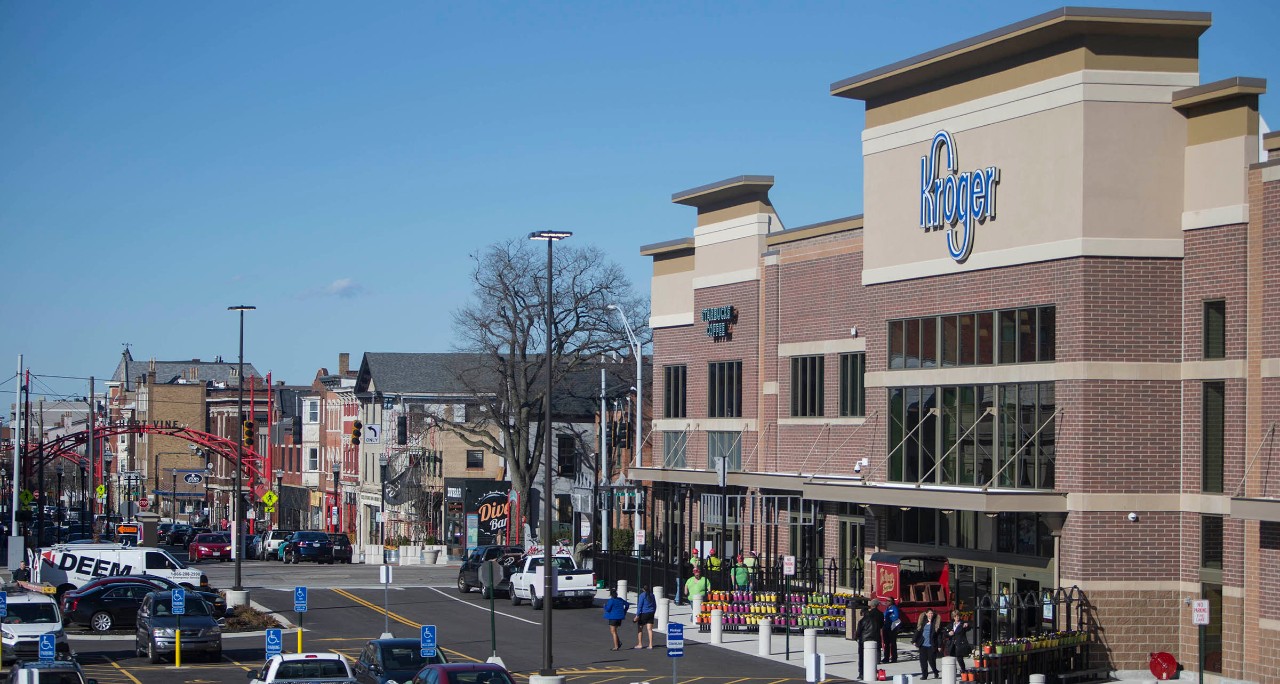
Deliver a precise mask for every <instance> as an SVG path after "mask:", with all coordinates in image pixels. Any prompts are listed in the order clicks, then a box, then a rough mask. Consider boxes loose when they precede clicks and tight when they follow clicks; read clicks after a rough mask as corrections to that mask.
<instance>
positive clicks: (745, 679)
mask: <svg viewBox="0 0 1280 684" xmlns="http://www.w3.org/2000/svg"><path fill="white" fill-rule="evenodd" d="M748 679H751V678H750V677H743V678H742V679H735V680H733V681H732V682H725V683H724V684H738V682H745V681H747V680H748Z"/></svg>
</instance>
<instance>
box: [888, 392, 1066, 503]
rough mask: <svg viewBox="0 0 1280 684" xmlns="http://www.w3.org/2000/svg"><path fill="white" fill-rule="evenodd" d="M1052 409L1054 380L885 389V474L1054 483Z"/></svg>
mask: <svg viewBox="0 0 1280 684" xmlns="http://www.w3.org/2000/svg"><path fill="white" fill-rule="evenodd" d="M1056 410H1057V407H1056V404H1055V398H1054V386H1053V383H1028V384H1018V385H960V386H943V387H894V388H891V389H890V390H889V445H888V449H889V475H888V477H889V480H891V481H894V482H913V483H916V482H918V483H931V484H947V485H963V486H978V487H982V486H988V483H991V484H994V485H995V486H998V487H1011V488H1018V489H1053V486H1054V462H1055V460H1056V458H1057V451H1056V449H1057V447H1056V444H1057V435H1056V432H1057V426H1056V424H1055V411H1056ZM993 480H994V481H993Z"/></svg>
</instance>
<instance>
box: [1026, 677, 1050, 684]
mask: <svg viewBox="0 0 1280 684" xmlns="http://www.w3.org/2000/svg"><path fill="white" fill-rule="evenodd" d="M1045 679H1046V676H1045V675H1031V680H1030V684H1045Z"/></svg>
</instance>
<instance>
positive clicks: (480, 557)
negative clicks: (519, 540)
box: [458, 546, 524, 598]
mask: <svg viewBox="0 0 1280 684" xmlns="http://www.w3.org/2000/svg"><path fill="white" fill-rule="evenodd" d="M523 558H524V548H522V547H520V546H477V547H476V548H475V550H473V551H472V552H471V555H470V556H467V559H466V560H464V561H462V567H460V568H458V591H460V592H462V593H464V594H465V593H467V592H469V591H471V590H472V589H473V588H475V589H482V588H483V587H484V584H483V583H482V582H481V581H480V566H481V565H483V564H484V563H485V561H491V560H496V561H498V563H499V564H501V565H502V578H501V579H500V580H499V581H498V583H497V586H495V587H494V589H495V590H497V592H498V593H499V594H509V593H510V592H511V575H512V574H513V573H514V572H515V571H516V568H518V567H519V566H520V562H521V560H523ZM485 598H489V595H488V594H487V593H486V594H485Z"/></svg>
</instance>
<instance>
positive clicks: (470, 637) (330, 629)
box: [69, 561, 804, 684]
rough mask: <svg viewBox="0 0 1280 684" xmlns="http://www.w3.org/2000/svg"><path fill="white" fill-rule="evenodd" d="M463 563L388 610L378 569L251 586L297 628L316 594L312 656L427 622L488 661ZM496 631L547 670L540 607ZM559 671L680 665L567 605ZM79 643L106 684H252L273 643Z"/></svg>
mask: <svg viewBox="0 0 1280 684" xmlns="http://www.w3.org/2000/svg"><path fill="white" fill-rule="evenodd" d="M198 567H200V568H201V569H203V570H204V571H205V574H207V575H208V576H209V580H210V582H211V584H212V585H213V586H214V587H217V588H228V587H230V586H231V585H232V581H233V573H234V568H233V565H232V564H230V563H203V564H201V565H200V566H198ZM456 577H457V568H456V567H432V568H423V567H414V566H406V567H399V568H395V578H394V580H395V581H394V582H393V585H392V588H391V589H390V591H388V592H387V597H388V598H387V601H388V603H389V608H390V610H389V612H388V613H384V612H383V608H382V606H383V600H384V598H383V591H382V589H381V585H379V584H378V567H377V566H363V565H325V566H317V565H300V566H298V565H289V566H285V565H283V564H281V563H276V562H271V561H264V562H245V563H243V564H242V576H241V580H242V586H244V587H245V588H246V589H248V590H249V591H250V598H251V599H252V600H253V601H254V602H255V603H258V604H260V605H262V606H264V607H266V608H268V609H270V610H273V611H278V612H279V614H280V615H281V616H282V617H284V618H285V619H286V620H289V621H291V622H293V623H295V624H296V623H297V622H298V616H297V614H296V613H294V612H293V593H292V589H293V587H294V586H297V585H300V584H305V585H307V586H308V589H309V598H310V604H309V610H308V612H307V613H306V614H305V616H303V617H302V620H301V622H302V625H303V627H304V631H303V650H304V651H317V650H324V651H336V652H338V653H342V654H343V655H345V656H347V657H349V658H352V659H354V658H355V657H356V655H357V654H358V653H359V651H360V648H361V647H362V646H363V645H364V643H365V642H366V641H367V640H369V639H373V638H377V637H378V635H379V634H381V633H382V632H383V630H384V624H385V625H386V627H385V628H388V629H389V630H390V631H391V633H392V634H393V635H395V636H397V637H416V636H417V635H418V631H419V626H420V625H423V624H434V625H436V626H437V629H438V634H439V642H440V645H441V647H442V648H443V649H444V651H445V653H446V654H447V655H448V657H449V659H450V660H453V661H483V660H485V659H486V658H488V657H489V656H490V655H491V653H492V651H493V645H492V643H491V639H490V611H489V602H488V601H487V600H484V599H482V598H481V596H480V594H479V593H478V592H471V593H469V594H465V595H463V594H460V593H459V592H458V590H457V588H456V586H455V584H454V582H455V580H456ZM495 608H496V610H495V612H494V614H493V625H494V629H495V631H496V635H497V653H498V655H499V656H500V657H501V658H502V660H503V661H504V663H505V664H506V666H507V668H508V669H509V670H511V671H512V673H513V674H515V675H516V678H517V680H518V681H520V680H525V679H527V677H528V676H529V675H530V674H536V673H537V671H538V670H539V669H540V668H541V665H542V656H543V644H542V626H541V625H542V622H541V619H542V617H541V613H540V612H535V611H533V610H532V609H531V608H530V607H529V605H528V604H527V603H526V604H525V605H522V606H519V607H513V606H512V605H511V604H510V603H509V602H508V601H507V600H505V599H502V598H500V599H498V600H497V601H495ZM553 628H554V634H555V641H554V646H553V652H554V665H555V667H556V669H557V670H558V672H559V673H560V674H562V675H565V677H566V680H567V681H568V682H573V683H574V684H607V683H609V684H631V683H632V682H670V681H671V679H670V678H671V676H672V660H673V659H671V658H668V657H667V655H666V649H665V638H664V637H663V635H662V634H660V633H656V634H655V635H654V648H653V650H647V649H643V650H631V648H630V647H631V646H633V645H634V644H635V635H636V631H635V626H634V625H633V624H631V623H630V622H627V623H624V624H623V626H622V627H620V628H619V632H620V634H621V635H622V638H623V650H621V651H613V650H611V643H610V638H609V630H608V626H607V625H606V623H605V622H604V620H603V619H602V617H601V611H600V608H598V607H597V608H590V609H587V608H559V609H557V610H556V611H555V615H554V618H553ZM69 636H70V638H71V642H72V647H73V648H74V649H75V650H76V652H77V654H78V656H79V659H80V661H81V663H82V664H84V666H85V670H86V672H87V673H88V675H89V676H90V677H93V678H95V679H97V680H98V682H99V684H177V683H178V682H182V683H185V684H215V683H220V682H238V683H239V682H244V681H246V677H245V673H246V672H248V671H250V670H251V669H252V668H254V667H255V666H258V665H260V664H261V663H262V660H263V658H264V643H263V641H264V640H263V637H262V636H261V635H256V636H234V635H228V636H225V637H224V639H223V659H222V661H221V662H219V663H204V662H184V663H183V665H182V667H181V668H175V667H174V665H173V664H172V663H171V662H168V663H163V664H160V665H151V664H149V663H148V662H147V661H146V660H145V659H143V658H139V657H137V656H135V655H134V651H133V643H134V642H133V636H132V631H125V632H119V633H115V634H112V635H108V636H106V637H95V636H93V635H88V634H86V633H83V632H77V631H74V630H73V631H71V632H70V633H69ZM296 644H297V641H296V636H295V635H294V634H293V633H289V634H286V636H285V651H286V652H293V651H294V650H296ZM685 645H686V649H685V657H683V658H680V659H678V661H679V662H678V675H679V676H678V682H679V684H695V683H696V684H799V683H800V682H803V681H804V670H803V669H801V668H798V667H794V666H790V665H784V664H781V663H777V662H773V661H771V660H768V659H764V658H757V657H755V656H749V655H742V654H739V653H734V652H732V651H728V650H724V649H720V648H716V647H712V646H708V645H704V644H699V643H694V642H691V641H686V642H685Z"/></svg>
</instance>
